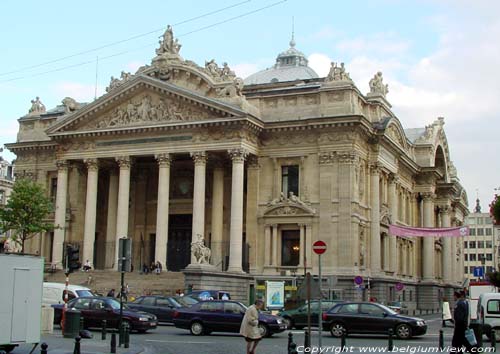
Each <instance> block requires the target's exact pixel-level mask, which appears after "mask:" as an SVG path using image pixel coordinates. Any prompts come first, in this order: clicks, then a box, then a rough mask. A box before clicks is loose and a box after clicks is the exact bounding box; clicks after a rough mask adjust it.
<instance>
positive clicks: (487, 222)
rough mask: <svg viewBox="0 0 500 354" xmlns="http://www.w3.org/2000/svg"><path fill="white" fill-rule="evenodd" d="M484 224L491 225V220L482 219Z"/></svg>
mask: <svg viewBox="0 0 500 354" xmlns="http://www.w3.org/2000/svg"><path fill="white" fill-rule="evenodd" d="M484 223H485V224H486V225H491V224H493V220H491V218H485V219H484Z"/></svg>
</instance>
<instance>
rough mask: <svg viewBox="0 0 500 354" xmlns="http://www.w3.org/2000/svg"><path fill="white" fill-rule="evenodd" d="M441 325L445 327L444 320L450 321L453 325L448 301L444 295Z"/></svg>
mask: <svg viewBox="0 0 500 354" xmlns="http://www.w3.org/2000/svg"><path fill="white" fill-rule="evenodd" d="M442 316H443V327H446V322H447V321H450V322H451V324H452V325H453V317H452V316H451V310H450V303H449V302H448V299H447V298H446V297H443V314H442Z"/></svg>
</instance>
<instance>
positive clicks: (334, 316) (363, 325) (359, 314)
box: [323, 302, 427, 339]
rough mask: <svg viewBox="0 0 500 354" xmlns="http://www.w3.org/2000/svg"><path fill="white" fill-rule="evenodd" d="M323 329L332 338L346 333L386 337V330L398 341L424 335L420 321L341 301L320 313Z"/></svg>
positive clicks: (376, 306) (384, 309)
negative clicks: (390, 330) (383, 335)
mask: <svg viewBox="0 0 500 354" xmlns="http://www.w3.org/2000/svg"><path fill="white" fill-rule="evenodd" d="M323 328H325V329H329V330H330V333H331V334H332V336H334V337H342V333H343V332H344V331H346V333H348V334H353V333H356V334H365V333H366V334H368V333H369V334H388V332H389V329H390V328H392V329H393V330H394V334H395V335H396V336H397V337H398V338H400V339H408V338H411V337H413V336H420V335H423V334H425V333H426V332H427V324H426V323H425V321H424V320H423V319H421V318H415V317H409V316H402V315H400V314H398V313H396V312H395V311H393V310H391V309H390V308H388V307H387V306H384V305H382V304H377V303H372V302H344V303H340V304H337V305H335V306H334V307H332V308H331V309H330V310H329V311H328V312H326V313H324V314H323Z"/></svg>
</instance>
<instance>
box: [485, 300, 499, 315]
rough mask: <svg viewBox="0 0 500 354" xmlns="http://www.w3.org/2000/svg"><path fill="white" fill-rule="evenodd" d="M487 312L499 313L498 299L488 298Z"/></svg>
mask: <svg viewBox="0 0 500 354" xmlns="http://www.w3.org/2000/svg"><path fill="white" fill-rule="evenodd" d="M487 309H488V313H490V314H493V313H495V314H500V300H488V305H487Z"/></svg>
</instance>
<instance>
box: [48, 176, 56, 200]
mask: <svg viewBox="0 0 500 354" xmlns="http://www.w3.org/2000/svg"><path fill="white" fill-rule="evenodd" d="M56 195H57V178H51V179H50V199H51V200H52V203H53V204H55V202H56Z"/></svg>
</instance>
